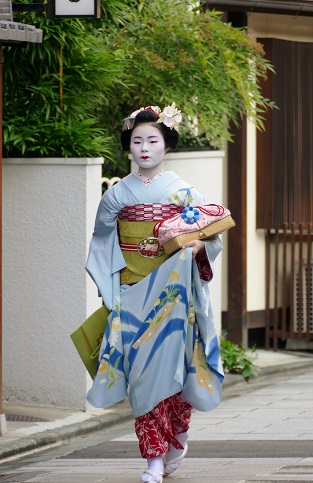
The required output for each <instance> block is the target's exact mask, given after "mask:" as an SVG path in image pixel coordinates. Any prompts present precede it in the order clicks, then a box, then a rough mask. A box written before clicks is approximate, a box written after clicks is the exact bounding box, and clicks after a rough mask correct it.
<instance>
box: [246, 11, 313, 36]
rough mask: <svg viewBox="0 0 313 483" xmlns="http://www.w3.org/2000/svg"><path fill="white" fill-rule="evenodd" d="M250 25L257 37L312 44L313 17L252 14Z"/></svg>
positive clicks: (249, 19) (249, 20)
mask: <svg viewBox="0 0 313 483" xmlns="http://www.w3.org/2000/svg"><path fill="white" fill-rule="evenodd" d="M248 25H249V27H251V28H252V30H253V32H254V34H255V35H256V37H272V38H276V39H284V40H296V41H298V42H312V39H313V17H302V16H300V15H298V16H297V15H273V14H266V13H252V14H251V15H249V17H248Z"/></svg>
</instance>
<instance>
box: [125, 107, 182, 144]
mask: <svg viewBox="0 0 313 483" xmlns="http://www.w3.org/2000/svg"><path fill="white" fill-rule="evenodd" d="M158 119H159V116H158V115H157V113H156V112H154V111H151V110H150V109H144V110H143V111H140V112H139V113H138V114H137V116H136V117H135V122H134V126H133V128H132V129H127V130H125V131H122V132H121V144H122V148H123V150H124V151H129V150H130V138H131V135H132V132H133V130H134V129H135V127H137V126H138V125H139V124H145V123H149V124H153V125H154V126H155V127H156V128H157V129H159V131H160V132H161V133H162V135H163V138H164V142H165V146H166V147H167V148H170V149H176V147H177V144H178V138H179V135H178V132H177V131H176V129H174V128H173V129H171V128H169V127H167V126H165V124H163V122H159V123H157V120H158Z"/></svg>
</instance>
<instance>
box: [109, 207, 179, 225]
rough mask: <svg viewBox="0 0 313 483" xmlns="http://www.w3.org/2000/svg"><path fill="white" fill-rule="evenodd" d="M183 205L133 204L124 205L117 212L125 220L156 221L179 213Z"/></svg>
mask: <svg viewBox="0 0 313 483" xmlns="http://www.w3.org/2000/svg"><path fill="white" fill-rule="evenodd" d="M183 208H184V207H181V206H176V205H164V204H163V203H145V204H138V205H133V206H125V208H123V209H122V210H121V211H120V212H119V214H118V217H119V219H120V220H127V221H157V220H166V219H167V218H171V217H172V216H174V215H177V213H181V212H182V210H183Z"/></svg>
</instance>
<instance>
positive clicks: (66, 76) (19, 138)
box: [3, 0, 125, 157]
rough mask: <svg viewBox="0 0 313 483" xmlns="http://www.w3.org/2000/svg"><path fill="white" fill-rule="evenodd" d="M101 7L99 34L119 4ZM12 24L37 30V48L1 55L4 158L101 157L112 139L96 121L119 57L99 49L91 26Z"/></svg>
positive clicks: (41, 20) (118, 73) (118, 72)
mask: <svg viewBox="0 0 313 483" xmlns="http://www.w3.org/2000/svg"><path fill="white" fill-rule="evenodd" d="M15 3H29V2H25V1H19V2H15ZM105 5H106V7H105V8H104V7H103V12H104V19H102V20H101V28H102V30H103V29H104V28H105V27H106V22H107V23H108V25H110V26H111V25H114V26H115V28H116V25H118V24H119V22H120V18H117V17H116V16H115V15H117V12H119V14H120V15H121V12H122V5H124V6H125V3H124V2H122V1H115V0H111V1H110V2H105ZM109 6H111V7H112V8H111V9H109ZM14 19H15V20H16V21H21V22H24V23H28V24H31V25H35V26H36V27H37V28H41V29H43V32H44V41H43V43H42V44H28V45H27V47H26V48H16V47H6V48H5V49H4V102H3V139H4V155H5V156H35V157H36V156H62V157H63V156H65V157H69V156H79V157H80V156H97V155H102V156H103V155H104V156H109V155H110V154H111V153H112V138H111V136H110V134H109V132H108V128H107V126H106V125H102V123H101V121H100V114H101V111H102V109H103V106H107V105H108V104H110V103H111V102H112V100H114V98H115V96H114V89H115V86H116V84H117V83H119V82H121V78H122V74H123V57H122V55H121V52H119V51H115V52H112V51H111V50H110V49H109V48H103V46H104V40H103V39H101V37H100V35H99V34H98V27H97V29H96V28H95V27H94V26H93V23H92V22H91V21H87V20H81V19H47V18H46V16H45V15H44V14H42V13H41V14H35V13H21V14H15V15H14ZM108 19H109V20H108ZM113 20H114V21H113Z"/></svg>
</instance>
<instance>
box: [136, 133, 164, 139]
mask: <svg viewBox="0 0 313 483" xmlns="http://www.w3.org/2000/svg"><path fill="white" fill-rule="evenodd" d="M158 137H159V136H158V135H157V134H156V135H153V136H148V139H150V138H158ZM133 139H142V136H134V137H133Z"/></svg>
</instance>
